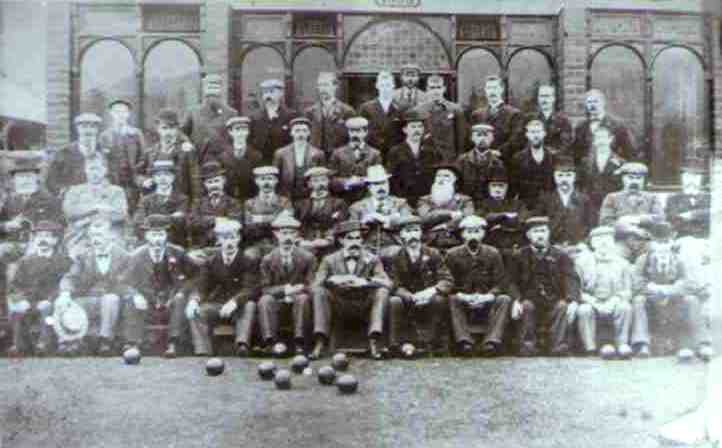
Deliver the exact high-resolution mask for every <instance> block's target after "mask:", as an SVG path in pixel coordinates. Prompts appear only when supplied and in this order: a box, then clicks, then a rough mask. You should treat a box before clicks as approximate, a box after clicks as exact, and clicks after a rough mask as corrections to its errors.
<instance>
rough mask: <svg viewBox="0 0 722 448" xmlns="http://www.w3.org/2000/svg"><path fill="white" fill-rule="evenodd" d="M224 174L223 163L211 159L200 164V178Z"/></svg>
mask: <svg viewBox="0 0 722 448" xmlns="http://www.w3.org/2000/svg"><path fill="white" fill-rule="evenodd" d="M225 174H226V170H224V169H223V165H221V164H220V163H218V162H216V161H215V160H211V161H210V162H206V163H204V164H203V166H201V179H203V180H205V179H211V178H213V177H218V176H223V175H225Z"/></svg>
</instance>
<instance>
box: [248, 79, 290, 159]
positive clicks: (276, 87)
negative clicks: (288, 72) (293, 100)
mask: <svg viewBox="0 0 722 448" xmlns="http://www.w3.org/2000/svg"><path fill="white" fill-rule="evenodd" d="M260 87H261V96H262V98H263V105H262V106H263V107H261V108H260V109H259V110H257V111H255V112H254V113H253V114H251V135H250V137H249V142H250V144H251V145H252V146H253V147H254V148H256V149H257V150H258V151H260V152H261V156H262V158H263V165H271V164H272V163H273V155H274V154H275V152H276V150H277V149H278V148H281V147H283V146H286V145H288V144H290V143H291V134H290V132H289V131H290V130H291V128H290V127H289V123H290V122H291V120H292V119H294V118H296V117H297V116H298V113H297V112H296V111H295V110H292V109H289V108H288V107H286V105H285V104H284V101H283V96H284V85H283V81H281V80H279V79H266V80H265V81H263V82H261V86H260Z"/></svg>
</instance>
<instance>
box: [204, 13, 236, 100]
mask: <svg viewBox="0 0 722 448" xmlns="http://www.w3.org/2000/svg"><path fill="white" fill-rule="evenodd" d="M204 11H205V15H204V21H203V31H202V34H201V46H202V50H203V57H204V63H205V71H206V73H218V74H220V75H221V76H223V79H224V80H225V83H226V87H229V86H230V78H229V71H228V69H229V67H230V61H229V55H230V47H231V45H230V36H231V8H230V7H229V6H228V4H225V3H224V2H220V1H207V2H206V3H205V8H204ZM228 91H229V89H228V88H226V90H225V91H224V100H225V101H228Z"/></svg>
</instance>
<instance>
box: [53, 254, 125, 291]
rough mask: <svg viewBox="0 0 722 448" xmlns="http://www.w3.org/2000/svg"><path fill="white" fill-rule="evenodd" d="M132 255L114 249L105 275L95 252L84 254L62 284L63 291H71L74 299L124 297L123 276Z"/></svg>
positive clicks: (74, 264)
mask: <svg viewBox="0 0 722 448" xmlns="http://www.w3.org/2000/svg"><path fill="white" fill-rule="evenodd" d="M129 263H130V255H128V253H127V252H125V251H124V250H122V249H120V248H117V247H114V248H113V249H111V253H110V268H109V269H108V272H107V273H105V274H103V273H101V272H100V271H99V270H98V264H97V262H96V259H95V253H94V251H90V252H88V253H85V254H82V255H81V256H80V257H78V259H77V260H75V262H74V263H73V266H72V267H71V268H70V271H69V272H68V273H67V274H65V276H64V277H63V280H62V282H61V289H63V290H66V291H70V293H71V295H72V296H73V297H82V296H99V295H102V294H117V295H118V296H120V295H122V294H123V293H124V292H125V287H124V286H123V284H122V283H121V279H122V274H123V273H124V272H125V271H126V270H127V269H128V268H129Z"/></svg>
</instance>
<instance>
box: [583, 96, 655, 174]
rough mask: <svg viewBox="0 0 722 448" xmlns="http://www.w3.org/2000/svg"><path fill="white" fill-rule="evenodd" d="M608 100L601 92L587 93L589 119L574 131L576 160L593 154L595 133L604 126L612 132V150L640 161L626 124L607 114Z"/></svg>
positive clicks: (624, 156) (623, 156) (626, 157)
mask: <svg viewBox="0 0 722 448" xmlns="http://www.w3.org/2000/svg"><path fill="white" fill-rule="evenodd" d="M606 103H607V100H606V98H605V96H604V93H602V92H601V91H600V90H597V89H592V90H590V91H589V92H587V98H586V100H585V103H584V104H585V106H586V109H587V118H586V119H585V120H584V121H582V122H581V123H579V124H578V125H577V127H576V128H575V129H574V143H573V144H572V148H573V153H574V160H575V162H579V161H580V160H582V159H583V158H584V157H585V156H586V155H587V154H589V153H590V152H591V148H592V141H593V136H594V131H596V130H597V128H598V127H599V126H604V127H606V128H607V129H609V130H610V131H611V132H612V135H613V137H614V146H613V147H612V150H613V151H614V152H615V153H617V154H619V156H620V157H622V158H624V159H627V160H638V159H640V158H641V154H639V152H638V151H637V149H636V148H635V147H634V144H633V140H632V134H631V133H630V132H629V129H628V128H627V127H626V126H625V125H624V123H623V122H622V121H621V120H619V119H617V118H614V117H612V116H610V115H609V114H607V105H606Z"/></svg>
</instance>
